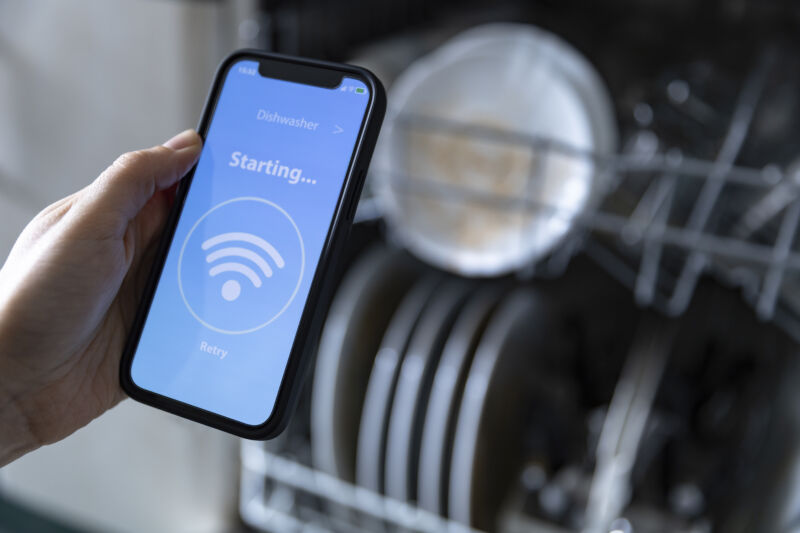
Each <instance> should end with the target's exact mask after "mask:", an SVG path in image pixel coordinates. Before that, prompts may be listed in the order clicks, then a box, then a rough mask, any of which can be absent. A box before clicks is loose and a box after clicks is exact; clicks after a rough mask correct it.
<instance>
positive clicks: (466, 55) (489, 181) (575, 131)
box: [376, 24, 617, 276]
mask: <svg viewBox="0 0 800 533" xmlns="http://www.w3.org/2000/svg"><path fill="white" fill-rule="evenodd" d="M389 101H390V103H391V107H392V112H391V113H390V114H389V117H388V119H387V121H386V125H385V126H384V130H383V133H382V139H381V143H380V144H381V146H380V147H379V150H378V151H377V160H376V161H377V162H378V164H379V165H380V166H383V167H385V168H384V169H380V171H379V172H378V173H377V176H376V178H378V179H377V183H376V189H377V192H378V197H379V199H380V201H381V204H382V206H383V208H384V210H385V212H386V215H387V218H388V220H389V222H390V224H391V225H392V228H393V229H394V230H395V231H396V232H397V233H398V235H399V237H400V238H401V240H402V241H403V242H404V243H405V244H406V245H407V246H408V247H409V249H410V250H411V251H413V252H414V253H415V254H417V255H419V256H420V257H422V258H423V259H425V260H426V261H429V262H431V263H433V264H435V265H437V266H439V267H441V268H445V269H448V270H451V271H454V272H458V273H460V274H464V275H482V276H488V275H498V274H502V273H505V272H508V271H511V270H513V269H515V268H519V267H520V266H523V265H525V264H527V263H529V262H531V261H534V260H536V259H537V258H539V257H541V256H543V255H544V254H546V253H547V252H549V251H550V250H551V249H552V248H553V247H554V246H555V245H556V244H557V243H558V242H559V241H560V240H561V239H562V238H563V237H564V235H566V233H567V232H568V231H569V230H570V228H571V227H572V220H573V218H574V217H575V216H577V215H578V214H580V213H581V212H582V211H583V210H584V209H586V208H587V207H589V206H590V205H591V204H592V203H593V202H594V201H595V199H596V198H597V197H598V194H599V192H601V191H602V190H603V189H604V188H605V186H606V185H607V184H606V183H605V182H604V180H601V179H599V174H598V173H597V172H596V169H595V166H594V162H593V160H592V159H590V158H586V157H580V156H578V157H575V156H571V155H567V154H565V153H563V152H552V151H551V152H548V153H547V154H542V153H541V152H538V153H534V151H532V150H531V147H530V146H529V145H527V144H521V143H519V142H517V143H516V144H515V143H514V142H497V141H487V140H481V139H477V138H475V137H471V136H467V135H453V134H447V135H443V134H441V133H436V134H434V133H432V132H426V131H422V130H418V131H415V132H410V130H408V129H406V128H405V127H403V126H398V125H397V124H395V117H396V116H397V115H398V114H412V115H424V116H428V117H437V118H442V119H447V120H454V121H458V122H464V123H470V124H477V125H483V126H486V127H489V128H491V129H495V130H501V131H509V132H515V133H522V134H528V135H532V136H537V137H544V138H548V139H553V140H555V141H557V142H560V143H563V144H565V145H567V146H570V147H573V148H576V149H578V150H584V151H590V152H595V153H599V154H611V153H613V152H614V151H615V150H616V139H617V132H616V123H615V118H614V109H613V105H612V103H611V100H610V98H609V97H608V93H607V91H606V88H605V86H604V84H603V82H602V79H601V78H600V77H599V75H598V74H597V73H596V72H595V70H594V69H593V67H592V66H591V64H590V63H589V62H588V61H587V60H586V59H585V58H584V57H583V56H581V54H580V53H579V52H577V51H576V50H575V49H574V48H573V47H572V46H570V45H569V44H568V43H566V42H564V41H563V40H561V39H560V38H558V37H556V36H555V35H553V34H551V33H549V32H546V31H544V30H541V29H538V28H536V27H533V26H528V25H521V24H497V25H490V26H487V27H481V28H476V29H473V30H470V31H468V32H465V33H464V34H463V35H461V36H457V37H455V38H454V39H453V40H452V41H450V42H449V43H447V44H445V45H444V46H442V47H441V48H440V49H439V50H437V51H436V52H434V53H432V54H430V55H428V56H426V57H424V58H422V59H420V60H418V61H417V62H415V63H414V64H413V65H412V66H411V67H409V68H408V69H407V70H406V71H405V72H404V73H403V74H402V75H401V76H400V77H399V78H398V79H397V80H396V82H395V84H394V85H393V87H392V91H391V92H390V97H389ZM545 155H546V157H545ZM412 178H413V179H414V180H415V184H416V185H418V186H421V187H418V188H417V189H416V192H414V191H415V189H414V188H409V187H408V185H409V184H410V180H411V179H412ZM531 179H533V181H531ZM443 186H444V187H445V189H446V188H447V187H450V188H451V189H452V190H451V191H449V192H453V191H454V190H468V191H470V192H469V193H468V194H467V195H466V196H465V195H454V194H444V195H437V193H435V192H431V191H436V190H441V189H442V187H443ZM420 188H421V189H422V190H424V191H427V192H424V193H422V194H420V192H419V190H420ZM475 193H480V194H482V195H483V196H484V197H485V196H487V195H488V196H491V197H494V198H500V199H502V200H504V201H506V202H514V201H519V200H520V199H522V200H527V201H529V202H533V203H541V204H544V205H546V206H548V207H549V208H555V209H556V210H555V211H554V210H552V209H548V208H545V209H541V210H528V211H522V210H520V209H513V208H509V207H508V206H507V205H506V206H501V207H498V206H496V205H487V204H486V203H485V202H480V201H476V200H474V199H471V198H474V196H475ZM517 205H518V206H519V204H517ZM520 207H521V206H520Z"/></svg>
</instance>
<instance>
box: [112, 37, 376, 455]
mask: <svg viewBox="0 0 800 533" xmlns="http://www.w3.org/2000/svg"><path fill="white" fill-rule="evenodd" d="M385 109H386V96H385V93H384V90H383V87H382V86H381V84H380V82H379V81H378V80H377V79H376V78H375V76H374V75H372V74H371V73H370V72H368V71H366V70H364V69H361V68H357V67H353V66H349V65H343V64H335V63H328V62H322V61H313V60H308V59H300V58H295V57H287V56H282V55H276V54H267V53H264V52H259V51H254V50H242V51H238V52H235V53H234V54H232V55H231V56H229V57H228V58H227V59H225V61H223V63H222V65H221V66H220V68H219V70H218V72H217V75H216V78H215V80H214V83H213V85H212V88H211V93H210V95H209V97H208V101H207V103H206V107H205V110H204V112H203V116H202V119H201V121H200V125H199V128H198V132H199V133H200V135H201V136H202V137H203V139H204V141H205V144H204V146H203V151H202V153H201V155H200V158H199V160H198V162H197V165H196V166H195V168H194V169H193V170H192V171H191V172H190V173H189V175H188V176H186V177H185V178H184V179H183V180H182V181H181V183H180V185H179V187H178V190H177V193H176V201H175V204H174V207H173V209H172V211H171V213H170V217H169V220H168V223H167V227H166V230H165V234H164V237H163V239H162V241H161V243H160V248H159V251H158V256H157V258H156V261H155V265H154V267H153V271H152V272H151V275H150V279H149V281H148V284H147V287H146V290H145V294H144V297H143V299H142V302H141V305H140V308H139V312H138V313H137V316H136V318H135V323H134V324H133V325H132V328H131V331H130V334H129V338H128V342H127V344H126V347H125V351H124V353H123V357H122V365H121V370H120V375H121V382H122V388H123V389H124V390H125V392H126V393H127V394H128V395H129V396H131V397H132V398H134V399H136V400H139V401H141V402H144V403H146V404H149V405H152V406H154V407H158V408H161V409H164V410H165V411H169V412H171V413H175V414H177V415H180V416H183V417H185V418H189V419H191V420H195V421H197V422H201V423H204V424H207V425H209V426H213V427H216V428H219V429H222V430H224V431H228V432H230V433H233V434H236V435H239V436H242V437H247V438H253V439H268V438H271V437H274V436H276V435H277V434H278V433H280V431H281V430H282V429H283V428H284V427H285V426H286V424H287V422H288V418H289V416H290V414H291V412H292V409H293V406H294V403H295V401H296V398H297V395H298V390H299V388H300V385H301V381H302V378H303V375H304V374H305V368H306V367H307V366H308V360H309V355H310V354H309V352H310V348H311V347H312V345H313V343H314V340H315V338H316V336H317V334H318V331H319V328H320V322H321V320H322V315H323V313H324V311H325V309H326V308H327V304H328V302H327V300H328V297H327V296H326V295H327V293H329V292H330V291H329V290H328V291H326V290H325V285H326V277H328V276H327V274H329V272H330V270H331V268H332V267H333V265H334V263H335V262H336V260H337V255H338V254H339V249H340V246H341V243H342V241H343V240H344V237H345V236H346V234H347V232H348V230H349V228H350V225H351V224H352V219H353V214H354V211H355V208H356V204H357V202H358V198H359V196H360V193H361V188H362V185H363V183H364V178H365V175H366V170H367V166H368V164H369V160H370V157H371V155H372V151H373V148H374V146H375V141H376V139H377V136H378V131H379V129H380V125H381V122H382V121H383V115H384V112H385Z"/></svg>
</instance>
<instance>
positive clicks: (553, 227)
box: [239, 0, 800, 533]
mask: <svg viewBox="0 0 800 533" xmlns="http://www.w3.org/2000/svg"><path fill="white" fill-rule="evenodd" d="M256 5H257V7H258V9H256V10H255V11H253V13H252V16H250V17H249V18H247V19H246V20H244V21H242V22H241V24H240V25H239V33H240V36H243V38H246V39H249V42H250V44H251V45H252V46H254V47H258V48H263V49H268V50H273V51H277V52H284V53H291V54H302V55H307V56H312V57H319V58H324V59H332V60H339V61H347V62H352V63H354V64H357V65H361V66H365V67H367V68H369V69H371V70H373V71H374V72H375V73H376V74H377V75H378V77H379V78H380V79H381V80H383V82H384V84H385V85H386V88H387V91H388V111H387V117H386V121H385V123H384V128H383V131H382V132H381V136H380V139H379V142H378V147H377V148H376V152H375V156H374V157H373V161H372V165H371V169H370V173H369V175H368V178H367V184H366V186H365V190H364V193H363V195H362V198H361V201H360V203H359V206H358V211H357V213H356V217H355V220H356V223H355V225H354V228H353V230H352V233H351V236H350V239H349V241H348V245H347V253H346V254H345V260H344V261H343V265H342V267H341V268H340V269H339V271H338V272H337V273H336V275H335V276H334V277H335V278H336V285H337V286H336V289H335V295H334V298H333V300H332V303H331V305H330V308H329V310H328V314H327V318H326V321H325V325H324V327H323V331H322V333H321V336H320V339H319V342H318V348H317V354H316V360H315V363H314V364H313V365H312V366H313V375H312V376H310V378H309V380H308V383H307V385H306V387H305V391H304V393H303V395H302V397H301V400H300V402H299V406H298V409H297V412H296V414H295V416H294V418H293V420H292V422H291V424H290V426H289V428H288V429H287V431H286V432H285V433H284V434H283V435H282V436H281V437H279V438H278V439H276V440H274V441H271V442H268V443H255V442H245V441H243V442H242V443H241V449H240V458H241V477H240V494H239V511H240V516H241V518H242V521H243V522H244V523H245V524H246V525H247V526H249V527H250V528H252V529H253V530H257V531H298V532H301V531H302V532H306V531H314V532H318V531H319V532H323V531H330V532H345V531H347V532H349V531H381V532H382V531H418V532H438V531H445V530H453V531H499V532H509V533H513V532H523V531H526V532H535V533H540V532H541V533H556V532H568V531H580V532H587V533H606V532H613V533H658V532H672V533H677V532H680V533H711V532H745V531H759V532H775V533H777V532H790V531H798V530H800V408H798V406H800V392H799V389H798V388H797V387H796V386H794V383H796V382H797V380H798V379H800V373H799V371H800V369H798V364H797V360H796V351H797V348H796V347H797V342H798V340H800V290H799V289H800V275H798V274H800V253H799V252H798V244H797V235H796V234H797V228H798V223H799V222H800V188H799V187H800V157H798V155H797V153H796V149H795V145H794V142H793V140H794V139H796V138H797V137H798V135H799V134H800V68H798V67H800V59H798V57H797V54H796V53H795V51H796V50H797V45H798V43H797V39H798V38H797V35H798V32H797V30H798V28H799V26H798V22H800V9H798V8H797V7H795V6H793V5H791V4H789V3H781V2H755V1H748V0H742V1H738V2H723V1H714V2H703V3H702V4H698V3H695V2H690V1H686V0H678V1H664V0H648V1H646V2H627V1H608V2H602V3H588V4H587V3H582V2H577V1H573V0H568V1H562V2H548V1H538V2H492V3H480V2H438V3H429V2H420V1H395V2H375V1H373V2H366V1H357V0H351V1H348V2H344V3H342V2H337V3H332V2H321V1H302V2H291V3H289V2H266V1H265V2H257V3H256ZM795 422H797V425H795Z"/></svg>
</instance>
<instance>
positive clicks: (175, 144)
mask: <svg viewBox="0 0 800 533" xmlns="http://www.w3.org/2000/svg"><path fill="white" fill-rule="evenodd" d="M195 144H200V136H199V135H197V133H196V132H195V131H194V130H186V131H182V132H180V133H179V134H177V135H176V136H175V137H173V138H172V139H170V140H168V141H167V142H165V143H164V146H166V147H167V148H172V149H173V150H181V149H183V148H188V147H190V146H192V145H195Z"/></svg>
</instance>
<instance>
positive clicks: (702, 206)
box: [668, 53, 773, 315]
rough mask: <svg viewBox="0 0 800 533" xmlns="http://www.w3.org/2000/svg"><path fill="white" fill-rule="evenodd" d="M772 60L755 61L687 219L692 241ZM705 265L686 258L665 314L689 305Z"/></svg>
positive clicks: (697, 256) (699, 256)
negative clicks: (716, 154)
mask: <svg viewBox="0 0 800 533" xmlns="http://www.w3.org/2000/svg"><path fill="white" fill-rule="evenodd" d="M772 57H773V54H771V53H764V54H762V56H761V60H760V61H758V64H757V65H756V68H755V69H754V70H753V72H752V73H751V74H750V76H748V78H747V80H746V81H745V84H744V87H743V89H742V91H741V93H740V94H739V99H738V101H737V103H736V108H735V109H734V112H733V117H732V118H731V123H730V126H729V127H728V132H727V134H726V135H725V139H724V140H723V143H722V148H721V149H720V151H719V155H718V157H717V160H716V164H715V165H714V167H713V169H712V173H711V175H709V177H708V179H707V180H706V182H705V184H704V185H703V188H702V189H701V190H700V196H699V197H698V199H697V202H695V205H694V208H693V209H692V212H691V214H690V215H689V222H688V224H687V229H688V230H689V231H690V232H692V233H693V234H694V236H695V238H697V237H699V235H700V234H701V233H702V232H703V230H704V229H705V227H706V224H707V223H708V220H709V218H710V217H711V212H712V211H713V209H714V204H715V203H717V200H718V199H719V195H720V193H721V192H722V189H723V187H724V186H725V183H726V180H725V179H722V178H724V177H725V176H727V175H728V174H729V173H730V170H731V168H732V167H733V163H734V162H735V161H736V158H737V157H738V155H739V152H740V151H741V148H742V145H743V144H744V140H745V138H746V137H747V132H748V130H749V129H750V124H751V123H752V121H753V116H754V115H755V110H756V106H757V104H758V101H759V99H760V97H761V94H762V93H763V89H764V84H765V81H766V78H767V74H768V73H769V71H770V69H771V66H772ZM706 262H707V259H706V255H705V254H704V253H702V252H697V251H694V252H692V253H690V254H689V257H688V259H687V260H686V263H685V264H684V266H683V269H682V270H681V273H680V275H679V276H678V283H677V285H676V286H675V291H674V293H673V295H672V298H670V301H669V304H668V310H669V312H670V313H671V314H673V315H678V314H680V313H682V312H683V311H685V310H686V308H687V307H688V305H689V302H690V301H691V298H692V293H693V292H694V287H695V285H696V284H697V280H698V278H699V277H700V274H701V273H702V272H703V270H704V269H705V266H706Z"/></svg>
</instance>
